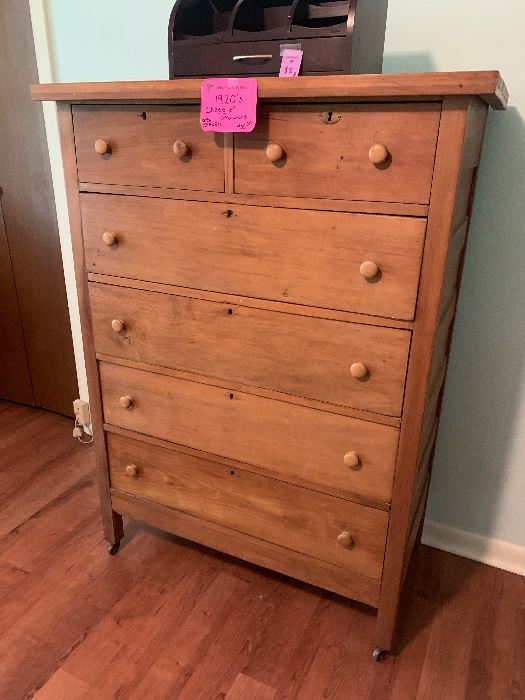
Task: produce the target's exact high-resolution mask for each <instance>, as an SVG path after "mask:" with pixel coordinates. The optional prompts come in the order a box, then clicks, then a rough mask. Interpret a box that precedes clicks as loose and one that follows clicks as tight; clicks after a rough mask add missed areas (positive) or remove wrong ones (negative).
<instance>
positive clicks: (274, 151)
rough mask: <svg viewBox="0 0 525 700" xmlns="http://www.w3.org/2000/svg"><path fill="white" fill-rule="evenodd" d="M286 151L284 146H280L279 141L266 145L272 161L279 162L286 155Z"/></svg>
mask: <svg viewBox="0 0 525 700" xmlns="http://www.w3.org/2000/svg"><path fill="white" fill-rule="evenodd" d="M285 155H286V154H285V152H284V149H283V147H282V146H280V145H279V144H278V143H270V144H269V145H268V146H267V147H266V157H267V158H268V160H269V161H270V163H278V162H279V161H280V160H282V159H283V158H284V157H285Z"/></svg>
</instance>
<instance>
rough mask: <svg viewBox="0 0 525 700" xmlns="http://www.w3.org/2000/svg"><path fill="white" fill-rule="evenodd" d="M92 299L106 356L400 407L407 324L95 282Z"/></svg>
mask: <svg viewBox="0 0 525 700" xmlns="http://www.w3.org/2000/svg"><path fill="white" fill-rule="evenodd" d="M90 299H91V309H92V319H93V333H94V336H95V350H96V351H97V352H98V353H101V354H103V355H108V356H114V357H120V358H124V359H128V360H135V361H139V362H144V363H148V364H152V365H161V366H165V367H171V368H173V369H178V370H182V371H186V372H193V373H197V374H202V375H207V374H208V375H212V376H213V377H217V378H220V379H224V380H233V381H235V382H238V383H240V384H246V385H249V386H259V387H262V388H266V389H270V390H275V391H281V392H284V393H287V394H294V395H298V396H305V397H308V398H312V399H317V400H319V401H326V402H331V403H337V404H342V405H345V406H352V407H354V408H358V409H362V410H366V411H372V412H375V413H380V414H387V415H392V416H400V415H401V406H402V400H403V392H404V385H405V373H406V365H407V361H408V351H409V345H410V333H409V332H407V331H401V330H394V329H387V328H374V327H372V326H368V325H361V324H356V323H342V322H340V321H327V320H323V319H313V318H308V317H305V316H299V315H294V314H292V313H277V312H272V311H264V310H260V309H252V308H245V307H243V306H242V305H236V304H231V303H230V304H226V303H217V302H214V301H204V300H199V299H191V298H188V297H179V296H171V295H168V294H158V293H154V292H143V291H138V290H133V289H125V288H122V287H114V286H111V285H101V284H94V283H90ZM112 319H113V320H112ZM118 319H122V320H118ZM124 331H125V332H124ZM276 357H279V358H280V360H279V362H275V358H276ZM319 358H323V359H322V361H320V359H319ZM357 358H366V367H365V366H364V365H363V364H362V363H360V362H355V363H352V359H354V360H355V359H357ZM355 377H358V378H360V379H363V378H367V379H368V381H356V380H355Z"/></svg>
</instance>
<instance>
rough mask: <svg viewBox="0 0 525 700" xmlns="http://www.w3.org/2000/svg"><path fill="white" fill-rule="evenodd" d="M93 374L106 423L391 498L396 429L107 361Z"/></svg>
mask: <svg viewBox="0 0 525 700" xmlns="http://www.w3.org/2000/svg"><path fill="white" fill-rule="evenodd" d="M100 377H101V382H102V395H103V403H104V419H105V422H106V423H109V424H112V425H116V426H119V427H122V428H127V429H129V430H135V431H137V432H139V433H144V434H147V435H152V436H153V437H157V438H161V439H164V440H169V441H171V442H173V443H178V444H180V445H186V446H188V447H192V448H194V449H198V450H202V451H203V452H209V453H211V454H216V455H220V456H222V457H226V458H229V459H235V460H238V461H240V462H247V463H249V464H253V465H256V466H260V467H263V468H266V469H269V470H271V471H272V472H275V473H276V474H280V475H282V476H283V477H284V478H286V477H287V476H291V477H294V478H297V479H302V480H306V481H308V482H311V483H314V484H319V485H321V486H322V485H324V486H328V487H331V488H337V489H341V490H342V491H346V492H348V493H356V494H360V495H362V496H365V497H369V498H373V499H377V500H380V501H383V502H388V501H389V500H390V498H391V494H392V481H393V474H394V462H395V457H396V451H397V442H398V434H399V431H398V430H397V429H396V428H391V427H389V426H384V425H378V424H375V423H370V422H367V421H362V420H357V419H355V418H349V417H347V416H342V415H338V414H334V413H326V412H324V411H318V410H316V409H313V408H306V407H304V406H297V405H293V404H287V403H285V402H283V401H277V400H273V399H267V398H262V397H259V396H253V395H250V394H244V393H242V392H238V391H233V390H232V391H229V390H225V389H221V388H218V387H214V386H208V385H205V384H198V383H195V382H190V381H185V380H182V379H175V378H173V377H166V376H163V375H159V374H153V373H150V372H145V371H142V370H137V369H130V368H128V367H121V366H118V365H113V364H106V363H101V364H100ZM121 397H122V398H125V397H129V398H130V399H131V405H130V406H129V407H127V408H125V407H123V406H122V405H121V401H120V399H121ZM351 453H355V455H357V457H358V459H359V462H358V463H357V464H356V465H355V466H354V467H353V468H352V467H351V466H347V464H345V456H347V455H351ZM352 456H353V455H352ZM348 459H349V458H347V462H348Z"/></svg>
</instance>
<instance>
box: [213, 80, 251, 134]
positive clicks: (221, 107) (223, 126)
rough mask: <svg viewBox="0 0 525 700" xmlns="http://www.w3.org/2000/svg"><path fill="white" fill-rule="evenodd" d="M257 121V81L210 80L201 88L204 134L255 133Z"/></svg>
mask: <svg viewBox="0 0 525 700" xmlns="http://www.w3.org/2000/svg"><path fill="white" fill-rule="evenodd" d="M256 121H257V81H256V80H255V78H209V79H207V80H203V81H202V85H201V128H202V130H203V131H220V132H233V131H244V132H248V131H253V130H254V129H255V124H256Z"/></svg>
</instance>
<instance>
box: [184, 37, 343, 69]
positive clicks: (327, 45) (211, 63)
mask: <svg viewBox="0 0 525 700" xmlns="http://www.w3.org/2000/svg"><path fill="white" fill-rule="evenodd" d="M292 43H298V44H299V46H300V47H301V48H302V50H303V52H304V55H303V62H302V68H301V73H302V74H303V75H305V74H307V73H328V72H336V71H340V70H341V69H342V68H343V65H344V62H345V59H346V57H347V53H348V41H347V39H346V37H333V36H331V37H329V38H325V37H319V38H315V39H303V38H301V39H295V40H293V41H292ZM283 44H284V45H288V43H287V42H281V41H279V40H275V41H246V42H242V41H239V42H221V43H217V44H211V43H208V44H206V45H205V46H198V45H196V44H195V43H193V42H192V46H191V48H190V49H189V50H188V45H187V44H185V43H184V42H181V43H180V44H177V42H175V45H174V46H173V63H174V65H175V67H176V71H177V76H197V77H200V76H203V75H247V76H252V75H270V76H272V75H278V74H279V69H280V67H281V46H282V45H283ZM234 57H238V59H237V60H234ZM210 70H211V71H213V73H210Z"/></svg>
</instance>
